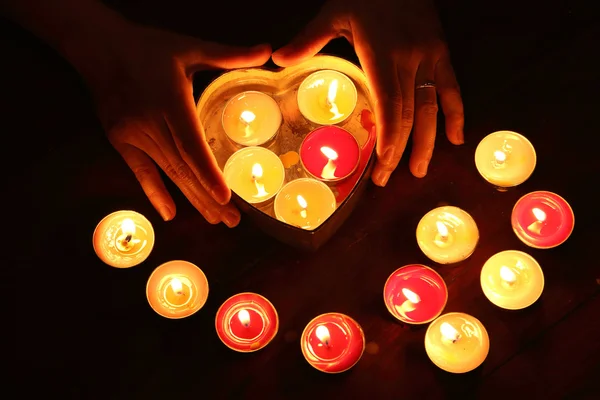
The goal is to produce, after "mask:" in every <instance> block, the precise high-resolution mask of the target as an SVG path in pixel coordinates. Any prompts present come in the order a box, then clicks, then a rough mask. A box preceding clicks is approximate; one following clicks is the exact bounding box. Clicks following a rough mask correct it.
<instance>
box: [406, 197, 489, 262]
mask: <svg viewBox="0 0 600 400" xmlns="http://www.w3.org/2000/svg"><path fill="white" fill-rule="evenodd" d="M478 241H479V230H478V229H477V224H476V223H475V220H473V218H472V217H471V216H470V215H469V214H468V213H467V212H465V211H463V210H461V209H460V208H458V207H453V206H444V207H438V208H435V209H433V210H431V211H430V212H428V213H427V214H425V216H424V217H423V218H421V221H419V225H418V226H417V243H418V244H419V247H420V248H421V250H422V251H423V253H424V254H425V255H426V256H427V257H429V259H431V260H433V261H435V262H437V263H440V264H452V263H456V262H459V261H463V260H465V259H466V258H468V257H469V256H470V255H471V254H473V251H475V247H476V246H477V242H478Z"/></svg>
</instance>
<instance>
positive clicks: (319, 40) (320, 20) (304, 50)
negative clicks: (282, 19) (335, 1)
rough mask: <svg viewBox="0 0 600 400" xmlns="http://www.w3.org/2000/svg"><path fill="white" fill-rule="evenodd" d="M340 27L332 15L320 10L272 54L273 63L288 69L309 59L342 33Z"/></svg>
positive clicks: (338, 21) (339, 22) (337, 20)
mask: <svg viewBox="0 0 600 400" xmlns="http://www.w3.org/2000/svg"><path fill="white" fill-rule="evenodd" d="M340 25H341V21H340V20H339V19H338V18H336V17H335V16H334V14H333V13H331V12H330V11H329V10H326V9H324V10H321V12H320V13H319V15H317V16H316V17H315V18H314V19H313V20H312V21H310V22H309V23H308V25H307V26H306V27H305V28H304V29H303V30H302V32H300V33H299V34H298V35H297V36H296V37H295V38H294V39H293V40H292V41H291V42H290V43H288V44H287V45H285V46H284V47H282V48H280V49H279V50H277V51H276V52H275V53H273V56H272V58H273V62H274V63H275V64H277V65H279V66H280V67H289V66H291V65H295V64H298V63H300V62H302V61H304V60H306V59H308V58H311V57H312V56H314V55H315V54H317V53H318V52H319V51H320V50H321V49H322V48H323V47H325V45H326V44H327V43H329V41H330V40H332V39H335V38H336V37H338V36H339V33H340V32H343V30H342V29H341V28H342V27H341V26H340Z"/></svg>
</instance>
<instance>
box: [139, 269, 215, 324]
mask: <svg viewBox="0 0 600 400" xmlns="http://www.w3.org/2000/svg"><path fill="white" fill-rule="evenodd" d="M146 298H147V299H148V303H150V307H152V309H153V310H154V311H156V313H157V314H159V315H161V316H163V317H165V318H170V319H179V318H185V317H189V316H190V315H192V314H194V313H195V312H196V311H198V310H199V309H201V308H202V306H204V303H206V299H207V298H208V281H207V279H206V275H204V272H202V270H201V269H200V268H198V267H197V266H195V265H194V264H192V263H190V262H187V261H181V260H175V261H169V262H166V263H164V264H162V265H160V266H159V267H157V268H156V269H155V270H154V271H153V272H152V274H151V275H150V278H149V279H148V283H147V284H146Z"/></svg>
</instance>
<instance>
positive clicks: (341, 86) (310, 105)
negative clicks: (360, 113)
mask: <svg viewBox="0 0 600 400" xmlns="http://www.w3.org/2000/svg"><path fill="white" fill-rule="evenodd" d="M357 100H358V94H357V91H356V86H355V85H354V83H353V82H352V80H351V79H350V78H348V77H347V76H346V75H344V74H342V73H341V72H337V71H333V70H321V71H317V72H314V73H312V74H310V75H309V76H308V77H307V78H306V79H305V80H304V81H303V82H302V83H301V84H300V87H299V88H298V109H299V110H300V112H301V113H302V115H304V117H305V118H306V119H308V120H309V121H311V122H313V123H315V124H319V125H334V124H338V123H340V122H342V121H344V120H345V119H346V118H348V117H349V116H350V115H351V114H352V112H353V111H354V108H355V107H356V102H357Z"/></svg>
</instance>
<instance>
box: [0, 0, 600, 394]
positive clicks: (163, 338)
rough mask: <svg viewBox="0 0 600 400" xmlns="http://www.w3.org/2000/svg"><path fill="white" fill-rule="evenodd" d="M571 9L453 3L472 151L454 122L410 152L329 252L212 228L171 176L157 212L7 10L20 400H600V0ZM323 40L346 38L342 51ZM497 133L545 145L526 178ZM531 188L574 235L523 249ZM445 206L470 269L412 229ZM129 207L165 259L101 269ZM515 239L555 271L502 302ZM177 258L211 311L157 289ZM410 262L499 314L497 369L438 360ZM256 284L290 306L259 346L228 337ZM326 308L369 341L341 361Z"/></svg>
mask: <svg viewBox="0 0 600 400" xmlns="http://www.w3.org/2000/svg"><path fill="white" fill-rule="evenodd" d="M154 3H155V2H154ZM176 3H177V2H176ZM514 3H515V4H513V5H512V6H510V7H517V5H518V4H519V3H518V2H514ZM136 4H137V3H136ZM569 4H570V5H567V2H556V4H553V5H552V6H549V5H548V4H546V3H544V4H543V5H540V4H537V5H535V6H531V7H527V10H525V11H523V10H519V11H518V12H517V11H515V8H512V9H511V8H510V7H508V6H507V7H508V8H503V7H501V6H499V5H498V6H496V7H495V8H492V10H491V11H489V12H488V11H484V10H483V5H479V6H477V4H476V3H475V2H473V4H470V3H467V4H466V5H464V6H461V7H446V8H443V12H442V15H443V16H444V21H445V23H446V24H447V28H446V30H447V34H448V39H449V41H450V45H451V49H452V52H453V57H454V65H455V69H456V70H457V74H458V77H459V81H460V83H461V87H462V90H463V95H464V102H465V108H466V118H467V119H466V127H465V136H466V144H465V145H464V146H461V147H454V146H452V145H450V144H449V143H448V142H447V140H446V139H445V137H444V135H443V133H441V132H443V130H441V129H440V134H439V135H438V140H437V142H436V150H435V153H434V157H433V160H432V162H431V166H430V168H429V173H428V175H427V177H426V178H424V179H416V178H414V177H412V176H411V175H410V173H409V171H408V166H407V161H406V158H405V159H403V161H402V163H401V165H400V167H399V169H398V170H397V172H396V173H395V174H394V175H393V176H392V178H391V180H390V182H389V184H388V186H387V187H386V188H384V189H382V188H377V187H375V186H374V185H371V186H370V187H369V188H368V189H367V192H366V193H365V195H364V196H363V198H362V199H361V201H360V203H359V205H358V207H357V209H356V210H355V211H354V213H353V214H352V215H351V217H350V219H349V220H348V221H346V223H345V224H344V225H343V226H342V228H341V229H340V231H339V232H338V233H337V234H336V235H335V236H334V237H333V238H332V239H331V240H330V241H329V242H328V243H327V244H326V245H325V246H324V247H323V248H321V249H320V250H319V251H318V252H316V253H314V254H309V253H302V252H300V251H297V250H294V249H291V248H289V247H287V246H285V245H282V244H280V243H279V242H277V241H276V240H275V239H273V238H270V237H268V236H265V235H264V234H262V233H261V232H260V231H258V230H257V229H256V228H254V227H253V226H252V225H250V224H249V223H248V222H247V221H244V220H243V221H242V223H241V225H240V226H239V227H237V228H236V229H233V230H230V229H228V228H226V227H225V226H223V225H221V226H211V225H209V224H208V223H206V222H205V221H204V220H203V219H202V217H201V215H200V214H198V213H197V212H196V211H195V210H194V209H193V208H192V207H191V206H190V205H189V203H187V201H186V200H185V198H184V197H183V196H182V195H181V193H179V192H178V191H176V190H175V188H174V185H172V184H170V185H169V188H170V189H171V193H173V195H174V197H175V201H176V203H177V206H178V210H177V217H176V218H175V219H174V220H173V221H172V222H168V223H165V222H163V221H162V220H161V219H160V217H159V215H158V214H157V213H156V212H155V211H154V210H153V209H152V207H151V205H150V203H149V202H148V201H147V200H146V198H145V196H144V194H143V192H142V190H141V189H140V187H139V185H138V184H137V182H136V181H135V178H134V176H133V174H131V173H130V171H129V170H128V169H127V167H126V165H125V164H124V162H123V161H122V160H121V159H120V157H119V155H118V154H117V153H116V152H115V151H114V150H113V149H112V148H111V146H110V144H109V143H108V141H107V140H106V139H105V137H104V136H103V133H102V131H101V128H100V126H99V124H98V121H97V120H96V119H95V117H94V110H93V106H92V104H91V102H90V100H89V98H88V95H87V92H86V89H85V88H84V87H83V86H82V84H81V83H80V81H79V78H78V77H77V75H76V74H75V73H74V72H73V71H72V70H71V69H70V67H69V66H68V65H67V64H66V63H65V62H64V61H62V60H61V59H60V58H59V57H58V56H56V55H55V54H54V53H53V51H52V50H50V49H48V48H46V47H45V46H43V45H42V44H40V42H38V41H37V39H35V38H33V37H32V36H30V35H29V34H27V33H25V32H24V31H22V30H20V29H19V28H17V27H15V26H13V25H11V24H9V23H7V22H3V23H2V45H3V49H4V50H3V52H4V56H3V61H2V66H1V67H0V68H1V71H2V73H1V74H0V81H1V87H2V93H1V96H0V97H1V98H2V103H1V105H2V110H3V140H4V144H3V146H2V151H3V157H2V167H3V169H2V171H3V174H4V179H3V183H4V190H3V197H4V200H5V201H4V204H5V208H4V215H3V219H4V221H3V227H4V231H5V235H4V237H5V239H4V240H3V246H4V250H3V251H2V254H3V256H4V260H3V262H2V268H3V279H2V281H3V287H4V289H3V291H4V292H5V293H8V294H9V296H8V298H7V300H5V303H4V304H5V307H6V309H7V310H8V313H7V314H8V317H7V318H3V331H5V332H6V333H8V334H9V339H7V340H5V342H4V345H5V348H6V349H7V350H8V351H6V354H5V356H4V358H5V361H7V363H8V366H9V371H10V373H9V374H8V375H5V378H9V383H13V384H17V385H18V391H16V392H14V395H15V396H17V397H14V398H24V397H25V395H27V394H33V393H36V394H38V395H40V394H44V395H45V397H46V396H49V395H50V394H55V393H56V394H61V398H102V399H109V398H129V399H130V398H144V399H150V398H169V397H170V398H176V397H178V398H197V399H212V398H235V399H241V398H249V399H261V398H268V399H271V398H278V399H281V398H303V399H306V398H316V397H317V396H319V397H321V398H347V399H350V398H351V399H355V398H356V399H363V398H364V399H387V398H390V399H399V398H413V397H414V398H444V397H452V398H454V397H458V396H460V397H461V398H465V397H467V398H473V397H476V398H506V397H513V398H544V399H546V398H565V397H569V398H592V397H594V396H599V395H600V390H599V389H598V383H597V380H598V378H600V361H599V360H600V296H599V293H600V268H599V264H598V249H596V248H595V246H596V245H597V238H598V235H597V233H595V232H597V229H598V220H599V218H598V217H599V216H600V215H599V213H598V202H597V201H596V200H595V199H597V196H598V194H597V185H598V183H599V180H598V173H599V172H600V170H599V168H598V167H597V165H598V158H599V157H598V156H599V154H600V153H598V147H597V146H596V143H597V142H598V140H597V135H598V126H597V118H594V117H595V116H596V115H597V110H598V106H599V100H598V97H597V96H598V88H599V87H600V86H599V83H600V79H599V75H600V74H599V73H598V66H597V61H595V60H596V58H597V55H596V54H595V53H596V52H597V43H598V37H599V35H598V33H599V32H600V29H598V27H597V25H595V24H594V21H593V20H592V18H591V16H590V13H589V10H586V9H585V7H583V6H581V7H580V6H579V3H578V2H570V3H569ZM137 6H138V7H141V6H140V5H139V4H138V5H137ZM135 10H136V9H135V7H133V8H132V9H131V10H130V11H129V12H130V14H132V15H135ZM511 10H512V11H511ZM159 11H160V9H159ZM184 14H185V13H184ZM161 15H163V14H162V13H159V12H158V11H156V15H155V16H154V18H155V19H156V20H159V19H160V16H161ZM171 15H173V14H171ZM511 18H512V19H511ZM149 20H151V18H149ZM169 23H170V24H173V23H172V22H169ZM166 25H168V24H166ZM182 26H183V25H182ZM286 37H287V36H283V39H281V37H280V39H279V40H280V42H279V45H280V44H281V40H285V38H286ZM274 43H277V42H274ZM328 49H329V50H330V52H331V51H337V50H339V51H340V52H342V53H343V52H344V51H346V50H347V46H344V45H338V47H336V45H334V46H332V47H331V48H328ZM201 90H202V84H201V82H200V83H199V84H198V87H197V91H198V92H199V91H201ZM441 120H442V119H441V118H440V121H441ZM594 122H596V124H594ZM502 129H509V130H514V131H518V132H521V133H523V134H525V135H526V136H527V137H528V138H529V139H530V140H531V141H532V143H533V144H534V146H535V148H536V151H537V154H538V164H537V168H536V170H535V172H534V174H533V175H532V177H531V178H530V179H529V180H528V181H527V182H525V183H524V184H522V185H521V186H519V187H517V188H514V189H511V190H509V191H508V192H505V193H500V192H498V191H496V190H495V189H494V188H493V187H491V186H490V185H489V184H487V183H486V182H485V181H484V180H483V179H482V178H481V177H480V176H479V174H478V172H477V170H476V169H475V165H474V151H475V147H476V145H477V143H478V142H479V140H480V139H481V138H483V137H484V136H485V135H486V134H488V133H490V132H492V131H495V130H502ZM534 190H550V191H554V192H556V193H558V194H560V195H562V196H563V197H564V198H566V199H567V200H568V201H569V203H570V204H571V205H572V207H573V209H574V212H575V215H576V227H575V231H574V233H573V235H572V236H571V238H570V239H569V240H568V241H567V242H566V243H564V244H563V245H561V246H560V247H558V248H555V249H551V250H535V249H531V248H528V247H526V246H525V245H524V244H522V243H521V242H520V241H519V239H518V238H517V237H516V236H515V234H514V233H513V231H512V229H511V226H510V212H511V210H512V207H513V205H514V203H515V201H516V200H517V199H518V198H519V197H520V196H522V195H524V194H525V193H528V192H530V191H534ZM443 204H451V205H456V206H459V207H461V208H463V209H465V210H466V211H468V212H469V213H470V214H471V215H472V216H473V217H474V218H475V220H476V221H477V223H478V226H479V229H480V235H481V239H480V242H479V244H478V247H477V249H476V251H475V253H474V254H473V255H472V256H471V257H470V258H469V259H468V260H466V261H464V262H462V263H460V264H458V265H455V266H440V265H436V264H435V263H433V262H430V261H429V260H428V259H427V258H426V257H425V256H424V255H423V254H422V253H421V251H420V250H419V248H418V246H417V243H416V239H415V229H416V225H417V222H418V221H419V219H420V218H421V217H422V216H423V215H424V214H425V213H426V212H427V211H429V210H430V209H432V208H434V207H436V206H439V205H443ZM120 209H135V210H137V211H139V212H141V213H143V214H144V215H146V216H147V217H148V218H149V219H150V221H151V222H152V224H153V226H154V229H155V232H156V238H157V241H156V245H155V248H154V250H153V252H152V254H151V255H150V257H149V258H148V259H147V260H146V261H145V262H144V263H143V264H141V265H139V266H137V267H134V268H131V269H125V270H119V269H115V268H111V267H108V266H106V265H104V264H103V263H102V262H101V261H100V260H99V259H98V258H97V257H96V255H95V254H94V251H93V249H92V245H91V236H92V232H93V230H94V228H95V226H96V224H97V223H98V221H99V220H100V219H101V218H102V217H104V216H105V215H107V214H109V213H110V212H112V211H115V210H120ZM7 237H8V240H7V239H6V238H7ZM508 249H515V250H523V251H526V252H528V253H529V254H531V255H532V256H533V257H534V258H536V259H537V260H538V261H539V263H540V264H541V266H542V268H543V271H544V275H545V280H546V285H545V289H544V293H543V294H542V297H541V298H540V300H539V301H537V302H536V303H535V304H534V305H533V306H531V307H529V308H527V309H525V310H521V311H506V310H502V309H500V308H498V307H496V306H494V305H492V304H491V303H490V302H489V301H488V300H487V299H486V298H485V297H484V295H483V293H482V290H481V287H480V284H479V273H480V270H481V267H482V265H483V263H484V262H485V261H486V260H487V259H488V257H490V256H491V255H493V254H495V253H496V252H499V251H502V250H508ZM172 259H183V260H188V261H191V262H193V263H195V264H197V265H198V266H200V268H202V269H203V271H204V272H205V273H206V275H207V277H208V280H209V283H210V295H209V297H208V302H207V303H206V305H205V306H204V308H203V309H202V310H200V311H199V312H198V313H197V314H195V315H193V316H192V317H190V318H186V319H183V320H167V319H165V318H162V317H160V316H158V315H157V314H156V313H155V312H154V311H153V310H152V309H151V308H150V307H149V306H148V303H147V300H146V297H145V285H146V281H147V279H148V277H149V275H150V273H151V272H152V270H153V269H154V268H155V267H156V266H158V265H160V264H161V263H163V262H166V261H168V260H172ZM409 263H424V264H427V265H430V266H432V267H434V268H435V269H436V270H437V271H438V272H439V273H440V274H441V275H442V276H443V278H444V279H445V281H446V283H447V285H448V289H449V300H448V304H447V306H446V309H445V312H452V311H460V312H465V313H468V314H471V315H473V316H475V317H477V318H478V319H479V320H480V321H481V322H482V323H483V324H484V325H485V327H486V328H487V330H488V333H489V335H490V340H491V348H490V353H489V356H488V357H487V359H486V361H485V362H484V363H483V365H482V366H481V367H479V368H478V369H476V370H474V371H472V372H470V373H467V374H463V375H453V374H449V373H446V372H444V371H442V370H440V369H438V368H437V367H436V366H434V365H433V364H432V363H431V362H430V360H429V359H428V357H427V355H426V353H425V349H424V335H425V331H426V326H423V327H410V326H404V325H402V324H400V323H398V322H397V321H395V320H394V319H393V318H392V316H391V315H390V314H389V313H388V312H387V310H386V308H385V305H384V303H383V296H382V290H383V284H384V283H385V281H386V279H387V277H388V276H389V274H390V273H391V272H392V271H394V270H395V269H396V268H398V267H400V266H402V265H405V264H409ZM242 291H253V292H257V293H261V294H262V295H264V296H266V297H267V298H268V299H269V300H271V301H272V303H273V304H274V305H275V306H276V308H277V310H278V313H279V318H280V328H279V333H278V335H277V336H276V337H275V339H274V340H273V342H271V343H270V344H269V345H268V346H267V347H266V348H264V349H263V350H261V351H259V352H256V353H252V354H238V353H235V352H233V351H231V350H229V349H228V348H226V347H225V346H224V345H223V344H222V343H221V342H220V341H219V339H218V337H217V335H216V332H215V328H214V317H215V313H216V311H217V309H218V307H219V306H220V305H221V303H222V302H223V301H224V300H225V299H227V298H228V297H229V296H231V295H233V294H235V293H238V292H242ZM329 311H336V312H342V313H346V314H348V315H350V316H352V317H353V318H354V319H356V320H357V321H358V322H359V323H360V324H361V325H362V327H363V329H364V332H365V335H366V340H367V342H368V343H369V344H370V345H369V351H367V352H365V354H364V355H363V357H362V359H361V360H360V362H359V363H358V364H357V365H356V366H355V367H354V368H353V369H352V370H350V371H349V372H346V373H343V374H339V375H327V374H323V373H320V372H318V371H316V370H315V369H313V368H312V367H311V366H310V365H309V364H308V363H307V362H306V361H305V360H304V358H303V356H302V353H301V351H300V345H299V336H300V334H301V332H302V330H303V328H304V326H305V325H306V323H307V322H308V321H309V320H310V319H312V318H313V317H314V316H316V315H318V314H321V313H324V312H329ZM596 398H598V397H596Z"/></svg>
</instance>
